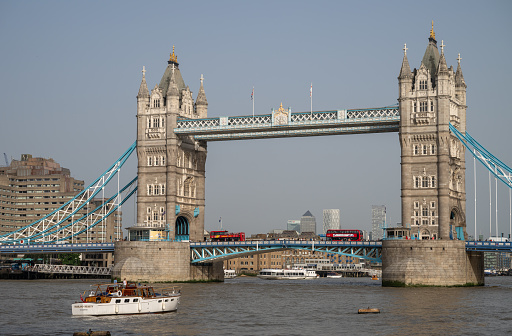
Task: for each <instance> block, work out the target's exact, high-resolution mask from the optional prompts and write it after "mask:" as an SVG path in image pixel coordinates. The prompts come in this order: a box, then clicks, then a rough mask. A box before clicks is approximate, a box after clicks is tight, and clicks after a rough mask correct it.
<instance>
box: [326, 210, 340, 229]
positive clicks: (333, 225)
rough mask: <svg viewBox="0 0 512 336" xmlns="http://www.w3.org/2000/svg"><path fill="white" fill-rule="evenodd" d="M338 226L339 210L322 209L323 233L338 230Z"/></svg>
mask: <svg viewBox="0 0 512 336" xmlns="http://www.w3.org/2000/svg"><path fill="white" fill-rule="evenodd" d="M339 229H341V225H340V209H324V233H326V232H327V230H339Z"/></svg>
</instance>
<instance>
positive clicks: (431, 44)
mask: <svg viewBox="0 0 512 336" xmlns="http://www.w3.org/2000/svg"><path fill="white" fill-rule="evenodd" d="M421 63H422V64H424V65H425V67H426V68H427V70H428V71H430V76H431V78H432V84H435V74H436V73H437V65H438V63H439V50H438V49H437V41H436V33H435V32H434V21H432V29H430V36H429V38H428V46H427V50H425V54H424V55H423V59H422V60H421Z"/></svg>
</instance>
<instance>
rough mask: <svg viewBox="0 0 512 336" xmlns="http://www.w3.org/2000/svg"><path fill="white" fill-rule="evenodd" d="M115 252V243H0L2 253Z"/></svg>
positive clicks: (0, 252)
mask: <svg viewBox="0 0 512 336" xmlns="http://www.w3.org/2000/svg"><path fill="white" fill-rule="evenodd" d="M85 252H97V253H106V252H114V243H89V244H24V245H22V244H11V245H0V254H7V253H85Z"/></svg>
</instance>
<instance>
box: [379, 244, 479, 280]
mask: <svg viewBox="0 0 512 336" xmlns="http://www.w3.org/2000/svg"><path fill="white" fill-rule="evenodd" d="M482 262H483V256H482V254H481V253H480V254H479V253H476V252H469V253H466V248H465V242H464V241H456V240H450V241H441V240H395V241H393V240H385V241H383V243H382V285H383V286H465V285H483V284H484V278H483V265H481V263H482Z"/></svg>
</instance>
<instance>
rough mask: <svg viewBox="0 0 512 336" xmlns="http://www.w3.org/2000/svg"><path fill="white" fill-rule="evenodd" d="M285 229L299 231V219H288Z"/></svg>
mask: <svg viewBox="0 0 512 336" xmlns="http://www.w3.org/2000/svg"><path fill="white" fill-rule="evenodd" d="M286 230H289V231H292V230H293V231H297V232H298V233H300V220H295V219H290V220H288V223H287V225H286Z"/></svg>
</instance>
